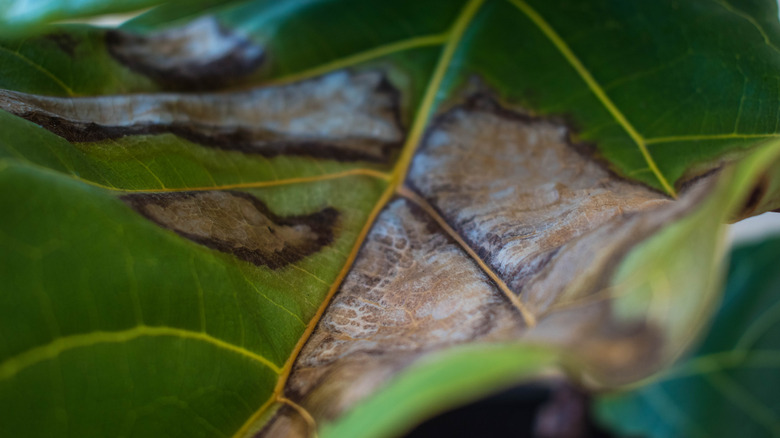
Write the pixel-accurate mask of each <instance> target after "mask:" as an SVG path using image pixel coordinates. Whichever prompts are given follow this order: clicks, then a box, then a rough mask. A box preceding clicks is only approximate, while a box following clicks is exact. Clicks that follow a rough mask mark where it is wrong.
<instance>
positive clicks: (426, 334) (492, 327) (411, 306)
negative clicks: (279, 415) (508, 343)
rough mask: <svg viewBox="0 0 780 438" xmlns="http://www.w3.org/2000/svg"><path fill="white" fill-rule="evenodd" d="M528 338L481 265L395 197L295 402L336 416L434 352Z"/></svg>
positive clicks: (294, 381) (290, 388) (303, 359)
mask: <svg viewBox="0 0 780 438" xmlns="http://www.w3.org/2000/svg"><path fill="white" fill-rule="evenodd" d="M522 330H524V324H523V322H522V319H521V317H520V315H519V314H518V313H517V312H516V311H515V310H514V309H513V308H512V306H511V304H510V303H509V301H508V300H507V299H506V298H505V297H504V296H503V295H502V294H501V292H500V291H498V290H497V289H496V288H495V286H494V285H493V284H492V283H491V282H490V280H489V279H488V277H487V276H486V275H485V274H484V272H482V271H481V270H480V269H479V267H478V266H477V265H476V264H475V263H474V261H473V260H471V259H470V258H469V257H468V256H467V255H466V253H465V252H464V251H463V250H462V249H461V248H460V247H459V246H458V245H457V244H456V243H455V242H454V241H452V240H451V239H450V238H449V237H448V236H447V235H446V234H445V233H444V232H443V231H442V230H441V228H439V226H438V225H437V224H436V223H435V222H434V221H433V220H432V219H431V218H430V217H428V216H427V215H426V213H425V212H423V211H422V210H420V209H419V208H418V207H417V206H415V205H414V204H412V203H410V202H409V201H407V200H404V199H396V200H394V201H392V202H391V203H390V204H388V206H387V207H386V208H385V210H384V211H383V212H382V213H381V214H380V215H379V217H378V219H377V222H376V223H375V225H374V227H373V228H372V230H371V232H370V234H369V235H368V236H367V237H366V240H365V243H364V245H363V248H362V249H361V250H360V253H359V255H358V258H357V260H356V261H355V264H354V265H353V267H352V270H351V271H350V273H349V275H348V276H347V278H346V279H345V280H344V283H343V284H342V286H341V289H340V290H339V292H338V294H337V295H336V296H335V297H334V299H333V301H332V302H331V304H330V306H329V307H328V311H327V313H326V314H325V315H324V316H323V318H322V319H321V320H320V322H319V324H318V325H317V328H316V329H315V331H314V333H313V334H312V336H311V338H310V339H309V342H308V343H307V344H306V346H305V347H304V349H303V351H302V352H301V354H300V356H299V359H298V361H297V362H296V363H295V366H294V368H293V372H292V375H291V376H290V379H289V381H288V385H287V388H286V395H287V397H289V398H291V399H293V400H295V401H300V402H302V403H303V404H304V406H305V407H306V408H307V409H308V410H309V411H310V412H312V414H314V415H315V416H317V417H319V418H322V417H324V418H332V417H334V416H336V415H338V414H340V413H341V412H342V411H343V410H344V409H346V408H348V407H349V406H352V405H353V404H354V403H355V402H357V401H358V400H360V399H361V398H363V397H365V396H366V395H368V394H371V393H372V392H373V391H374V390H375V389H376V388H378V387H380V386H381V385H383V384H384V383H385V382H387V381H388V380H389V379H390V378H391V377H392V376H394V375H395V374H397V373H398V372H399V371H400V370H402V369H404V368H405V367H407V366H408V365H409V364H411V363H412V362H414V361H415V360H416V359H418V358H419V357H420V356H422V355H424V354H426V353H430V352H432V351H436V350H440V349H443V348H446V347H448V346H452V345H457V344H462V343H468V342H474V341H476V340H481V341H489V340H494V339H497V338H507V337H514V336H517V335H518V334H519V333H521V332H522ZM290 421H295V420H294V419H288V420H285V421H282V422H281V423H283V424H281V423H280V424H278V425H276V426H274V425H270V426H269V428H268V429H267V430H266V431H265V432H264V435H266V436H276V435H275V434H276V433H277V432H276V430H277V429H278V428H281V427H282V426H283V425H284V424H287V423H289V422H290ZM284 427H287V426H284Z"/></svg>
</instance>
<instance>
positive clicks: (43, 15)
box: [0, 0, 163, 37]
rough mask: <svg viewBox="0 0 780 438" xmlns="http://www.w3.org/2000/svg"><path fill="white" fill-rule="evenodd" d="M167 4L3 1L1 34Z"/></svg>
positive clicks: (138, 0)
mask: <svg viewBox="0 0 780 438" xmlns="http://www.w3.org/2000/svg"><path fill="white" fill-rule="evenodd" d="M160 3H163V2H162V1H160V0H121V1H112V2H110V3H108V2H103V1H99V0H73V1H56V0H37V1H35V2H29V1H25V0H3V1H2V2H0V24H1V25H2V27H0V29H2V30H0V35H1V36H5V37H8V36H16V35H17V34H31V33H33V32H35V31H38V30H40V28H41V27H43V26H44V25H46V24H48V23H51V22H54V21H59V20H66V19H76V18H84V17H90V16H94V15H100V14H116V13H122V12H133V11H137V10H140V9H144V8H149V7H152V6H156V5H158V4H160Z"/></svg>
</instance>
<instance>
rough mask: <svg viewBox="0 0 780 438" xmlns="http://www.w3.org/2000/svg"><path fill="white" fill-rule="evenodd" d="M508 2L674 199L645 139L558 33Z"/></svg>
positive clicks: (517, 1)
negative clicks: (588, 92) (577, 77)
mask: <svg viewBox="0 0 780 438" xmlns="http://www.w3.org/2000/svg"><path fill="white" fill-rule="evenodd" d="M509 2H510V3H512V4H513V5H515V6H516V7H517V8H518V9H520V11H522V12H523V13H524V14H525V15H526V16H527V17H528V18H529V19H530V20H531V21H532V22H533V23H534V24H535V25H536V26H537V27H538V28H539V30H541V31H542V33H544V35H545V36H546V37H547V38H548V39H549V40H550V42H552V43H553V45H554V46H555V47H556V48H557V49H558V51H560V52H561V54H562V55H563V57H564V58H566V61H568V63H569V64H570V65H571V66H572V67H573V68H574V70H576V71H577V73H578V74H579V75H580V77H581V78H582V79H583V80H584V81H585V83H586V84H587V85H588V88H590V90H591V91H592V92H593V94H594V95H596V97H597V98H598V99H599V100H600V101H601V103H602V104H603V105H604V107H605V108H606V109H607V111H609V113H610V114H611V115H612V117H614V118H615V120H616V121H617V122H618V123H619V124H620V126H622V127H623V129H624V130H625V131H626V133H628V135H629V137H631V139H632V140H633V141H634V143H636V145H637V147H638V148H639V151H640V152H641V153H642V156H643V157H644V159H645V161H646V162H647V166H648V167H649V168H650V170H652V171H653V174H654V175H655V177H656V179H658V182H659V183H661V186H663V188H664V190H666V191H667V193H669V194H670V195H671V196H673V197H676V196H677V194H676V192H675V190H674V188H673V187H672V186H671V185H670V184H669V182H668V181H667V180H666V177H665V176H664V175H663V173H661V170H660V169H659V168H658V165H657V164H656V163H655V160H654V159H653V157H652V156H651V155H650V152H649V151H648V150H647V145H646V142H645V139H644V138H643V137H642V136H641V135H640V134H639V132H637V130H636V129H634V126H633V125H631V123H630V122H629V121H628V119H626V116H625V115H623V113H622V112H621V111H620V109H618V107H617V106H615V104H614V103H613V102H612V99H610V98H609V96H608V95H607V93H606V92H605V91H604V89H603V88H602V87H601V85H599V83H598V82H597V81H596V79H594V78H593V75H592V74H591V73H590V71H589V70H588V69H587V68H586V67H585V66H584V65H583V64H582V61H580V59H579V58H578V57H577V55H575V54H574V52H572V50H571V49H570V48H569V45H568V44H566V42H565V41H563V39H562V38H561V36H560V35H558V32H556V31H555V29H553V28H552V27H551V26H550V24H549V23H547V21H546V20H545V19H544V18H543V17H542V16H541V15H539V13H538V12H536V10H534V9H533V8H531V6H529V5H528V3H526V2H525V1H524V0H509Z"/></svg>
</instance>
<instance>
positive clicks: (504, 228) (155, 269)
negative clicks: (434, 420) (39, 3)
mask: <svg viewBox="0 0 780 438" xmlns="http://www.w3.org/2000/svg"><path fill="white" fill-rule="evenodd" d="M206 3H208V2H206ZM17 4H18V5H23V4H24V3H23V2H15V3H14V5H17ZM87 4H91V3H90V2H84V5H87ZM204 4H205V3H204ZM209 6H210V7H209V8H208V9H207V10H206V11H207V13H204V14H202V15H200V16H199V15H198V14H195V13H194V9H193V7H192V6H187V7H182V8H180V9H178V8H175V7H173V6H171V5H168V6H167V7H165V8H160V9H157V10H152V11H150V12H149V13H148V14H146V15H142V16H140V17H138V18H137V19H135V20H133V21H131V22H130V23H128V24H127V25H125V26H123V27H121V28H119V29H113V30H106V29H99V28H93V27H89V26H84V25H62V24H61V25H51V26H44V27H41V28H38V34H37V35H36V36H31V37H25V38H21V37H20V38H19V39H8V40H3V41H2V42H0V60H2V64H0V65H2V67H1V68H0V88H2V89H0V110H2V111H0V123H2V128H3V129H0V185H2V187H3V189H2V191H1V192H0V193H2V195H0V211H2V212H3V213H2V214H1V215H0V240H2V244H3V248H4V249H5V250H4V251H3V252H2V254H0V258H1V259H2V261H1V262H0V278H2V280H3V282H4V284H6V285H7V288H8V291H9V292H8V293H6V294H3V295H2V296H0V309H1V310H0V333H5V334H8V335H4V336H2V337H1V338H0V407H2V409H3V412H5V413H6V414H4V415H3V416H2V417H0V429H2V430H3V431H4V432H7V433H8V434H9V435H11V436H51V435H68V436H77V437H84V436H114V435H116V436H143V437H148V436H256V435H259V436H311V435H313V434H314V433H316V430H317V429H320V430H321V431H323V433H328V434H334V435H333V436H349V435H355V434H360V433H364V434H365V436H387V435H389V434H394V433H398V432H402V431H403V430H405V429H407V428H408V427H409V426H411V425H413V422H414V421H419V420H421V419H422V418H423V417H422V416H423V415H428V414H430V413H434V412H436V411H438V410H441V409H442V408H444V407H446V406H451V405H452V404H453V403H455V402H456V401H457V402H465V401H466V400H468V399H469V398H472V397H476V396H478V395H480V394H485V393H487V392H488V391H490V390H494V389H497V388H498V386H500V385H504V384H510V383H513V382H516V381H517V380H518V379H522V378H531V377H533V376H535V375H538V373H541V372H548V371H549V370H550V369H551V368H554V369H557V370H559V371H560V370H565V371H567V372H568V373H569V374H570V375H571V376H572V378H579V379H581V380H583V381H584V382H588V383H589V384H591V385H597V386H606V387H612V386H615V385H621V384H624V383H630V382H636V381H637V380H639V379H642V378H644V377H647V376H648V375H651V374H652V373H654V372H656V371H658V370H659V369H662V368H663V367H664V366H665V365H666V364H668V363H670V362H671V361H673V360H674V359H675V358H677V357H678V356H680V354H682V353H683V352H684V351H685V348H686V347H687V346H688V344H689V343H690V342H691V340H692V339H693V338H694V337H695V335H696V333H697V332H698V331H699V330H700V329H701V327H702V326H703V325H704V323H705V322H706V315H707V312H708V311H710V310H711V309H712V308H713V304H712V303H713V302H714V300H715V298H716V297H717V291H718V285H719V280H720V278H719V275H718V273H719V268H720V256H721V254H722V252H723V250H722V230H723V223H725V222H726V221H728V220H731V219H733V218H734V217H738V216H744V215H749V214H752V213H753V212H755V211H764V210H771V209H774V208H777V207H778V205H777V203H776V201H777V199H778V198H777V196H776V192H777V190H776V187H777V186H778V185H777V183H776V181H777V180H778V176H779V175H780V174H779V173H778V172H777V171H776V169H778V165H777V164H776V163H777V162H778V153H780V150H779V148H778V143H777V140H776V138H778V137H780V131H778V129H780V126H779V125H778V120H780V104H778V102H780V98H779V97H778V93H780V90H779V89H778V88H777V81H776V80H775V79H774V78H775V76H777V71H778V67H779V66H780V57H779V56H778V53H777V48H776V47H777V41H778V40H779V39H780V27H779V25H778V24H777V20H776V17H777V5H776V4H775V3H774V2H773V1H770V0H765V1H756V2H743V3H739V4H737V3H729V2H725V1H715V0H707V1H704V0H700V1H691V2H685V3H677V2H671V1H658V2H641V3H640V2H637V3H628V4H627V3H625V2H621V1H617V0H616V1H603V2H588V3H582V4H571V3H569V2H565V1H553V2H549V1H548V2H542V1H535V0H533V1H531V0H508V1H507V0H468V1H451V0H434V1H428V2H423V3H421V2H418V1H413V0H404V1H401V2H393V3H392V4H390V3H387V2H378V1H377V2H366V1H363V0H361V1H358V0H354V1H353V0H347V1H319V2H317V1H312V2H296V1H261V0H251V1H245V2H224V3H222V2H214V3H213V4H212V3H209ZM15 7H16V6H15ZM19 7H21V6H19ZM87 9H89V8H87V7H86V6H85V9H84V11H86V10H87ZM41 16H43V15H41ZM770 16H771V17H773V18H772V19H768V18H767V17H770ZM3 17H4V18H3V20H5V21H6V22H7V23H8V24H9V26H19V27H20V28H24V29H26V30H29V32H30V34H32V33H34V31H36V29H33V28H32V27H30V26H31V25H30V23H29V22H28V21H25V20H26V19H22V18H14V17H15V16H13V15H12V14H11V15H9V14H6V15H5V16H3ZM14 20H16V21H14ZM36 20H38V21H36V23H38V22H40V23H43V22H45V21H46V20H44V19H42V18H41V19H36ZM20 34H24V35H27V34H26V33H25V32H21V33H20ZM487 344H490V345H487ZM493 344H496V345H497V346H496V345H493ZM451 349H454V350H453V351H450V350H451ZM474 352H476V353H474ZM472 354H484V356H485V357H486V358H487V357H494V358H495V360H496V361H497V362H496V364H495V366H492V367H486V368H485V369H484V370H482V371H481V372H479V373H475V374H474V376H473V377H472V378H471V379H468V378H465V377H463V376H464V375H466V374H469V373H470V372H471V371H470V370H473V369H474V364H475V362H474V356H472ZM514 354H517V355H519V356H518V357H512V356H513V355H514ZM526 354H527V355H528V356H527V357H526V356H525V355H526ZM505 361H508V362H505ZM515 366H516V367H517V372H512V369H513V367H515ZM438 372H442V373H445V374H443V375H446V376H461V377H463V378H464V380H463V382H461V384H459V385H455V386H453V388H461V389H462V393H460V394H459V395H458V397H453V396H452V394H453V392H452V390H446V389H443V386H442V385H444V383H446V382H445V381H444V380H442V379H438V380H437V379H432V380H430V382H429V383H427V384H428V385H430V386H429V387H427V388H425V391H421V392H420V394H423V395H425V396H424V397H423V396H421V397H420V398H417V399H415V400H416V401H415V402H414V403H411V404H410V405H409V406H410V407H411V406H419V410H418V414H417V415H412V416H410V415H395V416H393V415H389V416H388V417H387V418H393V419H399V420H398V423H397V424H394V425H393V426H392V427H391V426H386V427H385V426H382V427H380V425H382V424H385V425H387V424H388V423H387V421H385V422H373V421H370V418H372V416H374V417H375V416H376V415H379V413H380V412H381V411H382V410H383V409H385V408H384V407H386V406H388V405H392V404H394V403H401V399H402V398H403V397H405V396H406V395H408V394H409V390H410V388H412V387H413V386H414V385H417V384H423V383H421V382H425V381H426V380H429V379H427V378H425V377H424V376H426V375H431V373H438ZM426 373H428V374H426ZM453 378H454V377H453ZM410 382H411V383H410ZM362 403H366V404H365V405H364V406H366V407H361V406H363V405H362ZM408 410H409V407H407V410H406V411H403V412H408ZM356 418H357V420H356ZM401 418H408V419H407V420H405V421H406V422H401V421H400V419H401ZM367 422H368V423H370V424H372V425H374V426H372V428H371V431H369V430H368V429H366V430H364V431H363V432H359V431H360V430H362V429H365V427H364V426H365V424H367ZM345 431H346V432H345ZM339 434H340V435H339Z"/></svg>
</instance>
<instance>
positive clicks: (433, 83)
mask: <svg viewBox="0 0 780 438" xmlns="http://www.w3.org/2000/svg"><path fill="white" fill-rule="evenodd" d="M484 2H485V0H469V1H468V2H467V3H466V4H465V6H464V7H463V9H462V10H461V12H460V14H459V15H458V17H457V18H456V19H455V21H454V22H453V24H452V26H451V28H450V30H449V31H448V32H446V33H445V34H446V35H447V40H446V42H445V44H444V48H443V49H442V53H441V55H440V56H439V60H438V62H437V64H436V67H435V69H434V72H433V75H432V76H431V78H430V80H429V81H428V85H427V86H426V88H425V92H424V94H423V98H422V100H421V102H420V105H419V107H418V109H417V112H416V113H415V117H414V120H413V121H412V125H411V126H412V127H411V129H410V130H409V134H408V135H407V138H406V141H405V142H404V145H403V148H402V149H401V154H400V156H399V158H398V161H397V163H396V165H395V167H394V170H393V172H392V175H391V179H390V184H388V186H387V188H386V189H385V191H384V192H383V193H382V195H381V196H380V198H379V199H378V201H377V203H376V204H375V205H374V207H373V209H372V211H371V213H370V215H369V217H368V220H367V221H366V223H365V225H364V227H363V229H362V230H361V232H360V235H359V236H358V238H357V239H356V242H355V245H354V246H353V248H352V250H351V251H350V254H349V257H348V258H347V260H346V262H345V263H344V266H343V267H342V269H341V271H340V272H339V275H338V277H337V278H336V280H335V281H334V283H333V285H332V286H331V288H330V290H329V291H328V294H327V295H326V297H325V299H324V300H323V301H322V304H321V305H320V307H319V308H318V309H317V312H316V313H315V315H314V316H313V317H312V319H311V321H310V322H309V325H308V326H307V328H306V330H305V331H304V333H303V334H302V336H301V337H300V339H299V340H298V343H297V344H296V346H295V348H294V349H293V352H292V353H291V354H290V357H289V358H288V360H287V362H285V364H284V367H282V373H281V375H280V376H279V380H278V381H277V385H276V387H275V388H274V392H273V394H272V395H271V397H270V398H269V400H268V401H266V402H265V403H263V405H262V406H260V408H259V409H258V410H257V411H256V412H255V413H254V414H252V415H251V416H250V417H249V418H248V419H247V421H246V422H245V423H244V424H243V426H241V427H240V428H239V429H238V431H237V432H236V433H235V434H234V435H233V436H234V438H237V437H241V436H243V435H245V434H246V432H247V431H248V430H249V428H250V427H252V425H253V424H254V423H255V422H256V421H257V420H259V418H261V417H262V415H263V414H264V413H265V411H266V410H267V409H268V408H269V407H271V406H272V405H273V403H274V402H284V400H285V397H284V396H283V394H284V387H285V386H286V384H287V379H288V378H289V376H290V373H291V371H292V366H293V364H294V363H295V360H296V359H297V358H298V355H299V354H300V351H301V349H303V346H304V345H305V344H306V341H307V340H308V339H309V337H310V336H311V334H312V332H313V331H314V328H315V327H316V325H317V323H318V322H319V320H320V319H321V317H322V315H323V314H324V312H325V309H326V308H327V307H328V304H330V301H331V299H332V298H333V296H334V295H335V294H336V292H337V291H338V289H339V287H340V286H341V282H342V281H343V279H344V278H345V277H346V274H347V273H348V272H349V269H350V268H351V267H352V263H353V262H354V260H355V258H356V257H357V252H358V250H359V249H360V247H361V246H362V244H363V241H364V240H365V237H366V236H367V235H368V232H369V231H370V229H371V227H372V226H373V224H374V221H375V220H376V217H377V216H378V215H379V213H380V212H381V211H382V209H383V208H384V207H385V205H386V204H387V203H388V202H389V201H390V199H391V198H392V197H393V195H394V194H396V193H397V192H398V190H399V189H400V188H401V187H402V184H403V181H404V179H405V177H406V173H407V171H408V169H409V166H410V165H411V161H412V158H413V157H414V153H415V151H416V149H417V146H418V145H419V143H420V140H421V139H422V136H423V133H424V131H425V127H426V125H427V124H428V119H429V117H430V114H431V112H432V111H433V108H434V106H435V103H436V94H437V93H438V91H439V89H440V87H441V82H442V80H443V79H444V76H445V74H446V72H447V69H448V67H449V65H450V61H451V60H452V56H453V55H454V53H455V51H456V49H457V48H458V45H459V43H460V40H461V38H462V37H463V34H464V33H465V31H466V29H467V28H468V25H469V24H470V23H471V21H472V20H473V18H474V16H475V15H476V13H477V11H478V10H479V9H480V6H481V5H482V4H483V3H484ZM356 57H357V56H356ZM360 59H363V60H365V59H364V58H362V57H361V58H360ZM339 65H342V64H339ZM315 71H317V72H319V71H318V70H316V69H315ZM309 74H310V73H309Z"/></svg>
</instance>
